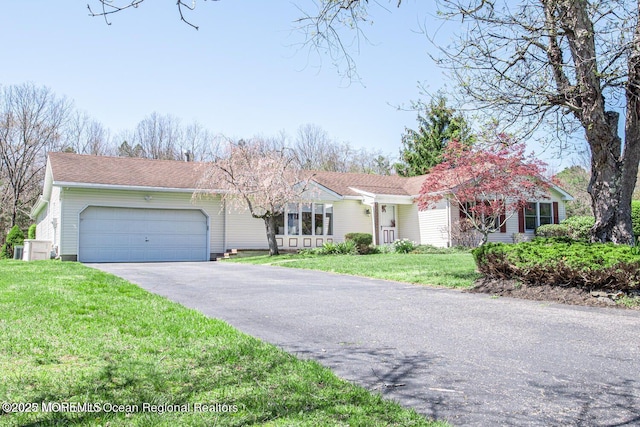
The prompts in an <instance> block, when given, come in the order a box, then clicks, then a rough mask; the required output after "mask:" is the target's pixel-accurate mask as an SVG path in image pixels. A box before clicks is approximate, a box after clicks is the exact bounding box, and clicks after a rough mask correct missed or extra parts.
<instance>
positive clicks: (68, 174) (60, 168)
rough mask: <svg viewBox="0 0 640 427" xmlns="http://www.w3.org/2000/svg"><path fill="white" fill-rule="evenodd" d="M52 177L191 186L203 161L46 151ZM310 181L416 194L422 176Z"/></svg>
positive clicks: (317, 174)
mask: <svg viewBox="0 0 640 427" xmlns="http://www.w3.org/2000/svg"><path fill="white" fill-rule="evenodd" d="M49 162H50V165H51V168H52V172H53V180H54V182H57V183H74V184H88V185H105V186H131V187H156V188H177V189H195V188H197V185H198V180H199V179H200V176H201V174H202V172H203V169H204V168H205V167H206V163H198V162H182V161H176V160H151V159H141V158H132V157H108V156H91V155H86V154H74V153H49ZM309 173H312V174H313V175H314V176H313V181H315V182H317V183H318V184H320V185H322V186H324V187H326V188H328V189H330V190H331V191H333V192H335V193H338V194H340V195H343V196H358V195H359V193H358V192H356V191H354V188H356V189H358V190H361V191H366V192H369V193H374V194H384V195H401V196H412V195H416V194H418V192H419V191H420V185H421V184H422V180H423V179H424V177H414V178H404V177H401V176H397V175H390V176H389V175H372V174H363V173H340V172H325V171H310V172H309Z"/></svg>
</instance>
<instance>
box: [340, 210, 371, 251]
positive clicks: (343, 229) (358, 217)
mask: <svg viewBox="0 0 640 427" xmlns="http://www.w3.org/2000/svg"><path fill="white" fill-rule="evenodd" d="M366 209H369V210H370V214H369V215H367V214H366V213H365V210H366ZM333 215H334V225H333V237H334V241H336V242H343V241H344V235H345V234H347V233H371V232H372V230H373V219H372V218H373V208H372V207H371V206H367V205H364V204H363V203H362V202H361V201H359V200H342V201H340V202H335V203H334V204H333Z"/></svg>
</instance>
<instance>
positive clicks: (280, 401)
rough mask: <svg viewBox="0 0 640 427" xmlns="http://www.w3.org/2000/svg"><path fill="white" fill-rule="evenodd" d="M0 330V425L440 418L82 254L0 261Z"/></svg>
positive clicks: (420, 421)
mask: <svg viewBox="0 0 640 427" xmlns="http://www.w3.org/2000/svg"><path fill="white" fill-rule="evenodd" d="M0 337H2V339H1V340H0V402H7V403H9V404H12V405H14V406H13V409H11V410H13V411H16V410H19V409H23V410H24V409H32V410H35V411H34V412H21V413H18V412H12V413H7V412H8V411H6V410H5V409H7V407H4V406H3V408H4V409H1V410H0V425H25V424H32V423H33V424H36V423H39V424H41V425H67V424H74V425H96V424H101V425H106V424H107V423H108V425H109V426H112V427H113V426H124V425H126V426H136V425H145V426H146V425H166V426H174V425H192V426H197V425H203V426H205V425H217V426H244V425H269V426H277V425H303V426H307V425H308V426H312V425H313V426H315V425H336V426H340V425H345V426H347V425H349V426H351V425H353V426H376V425H379V426H383V425H384V426H386V425H403V426H445V425H447V424H445V423H441V422H435V421H429V420H426V419H425V418H424V417H422V416H421V415H419V414H417V413H416V412H415V411H413V410H410V409H405V408H402V407H400V406H399V405H398V404H396V403H394V402H390V401H387V400H384V399H382V398H381V397H380V396H379V395H376V394H372V393H370V392H368V391H366V390H365V389H363V388H361V387H358V386H355V385H353V384H351V383H348V382H346V381H344V380H342V379H339V378H338V377H336V376H335V375H334V374H333V373H332V372H331V371H330V370H329V369H327V368H324V367H322V366H321V365H319V364H318V363H316V362H314V361H301V360H299V359H297V358H295V357H294V356H292V355H290V354H288V353H286V352H284V351H282V350H280V349H278V348H276V347H275V346H273V345H270V344H267V343H265V342H262V341H260V340H258V339H256V338H253V337H250V336H248V335H246V334H243V333H241V332H239V331H238V330H236V329H234V328H232V327H231V326H229V325H228V324H226V323H224V322H222V321H220V320H217V319H211V318H207V317H206V316H204V315H203V314H201V313H200V312H198V311H195V310H190V309H187V308H185V307H183V306H181V305H179V304H177V303H173V302H171V301H169V300H167V299H166V298H163V297H159V296H156V295H153V294H150V293H148V292H147V291H145V290H143V289H141V288H139V287H138V286H136V285H133V284H131V283H129V282H127V281H124V280H122V279H120V278H118V277H116V276H113V275H110V274H107V273H103V272H100V271H98V270H94V269H91V268H88V267H85V266H83V265H81V264H78V263H61V262H57V261H41V262H40V261H36V262H29V263H25V262H22V261H2V262H0ZM52 403H53V404H56V403H66V404H73V405H76V406H75V407H76V408H77V407H78V406H79V405H84V404H89V405H92V406H90V408H93V409H94V410H95V409H97V410H95V411H94V412H91V411H86V409H87V408H86V407H85V410H83V411H78V412H74V411H67V412H65V411H61V412H55V411H51V412H43V411H42V408H43V405H49V408H51V404H52ZM21 404H28V405H30V406H29V407H28V408H27V407H25V406H24V405H23V406H20V405H21ZM98 405H99V406H98ZM223 405H225V406H223ZM54 408H55V407H54ZM196 408H197V409H199V410H196ZM203 408H206V409H209V411H206V412H205V411H203Z"/></svg>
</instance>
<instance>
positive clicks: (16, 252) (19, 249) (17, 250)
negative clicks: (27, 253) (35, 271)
mask: <svg viewBox="0 0 640 427" xmlns="http://www.w3.org/2000/svg"><path fill="white" fill-rule="evenodd" d="M23 252H24V246H22V245H15V246H14V247H13V259H22V254H23Z"/></svg>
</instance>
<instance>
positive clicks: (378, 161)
mask: <svg viewBox="0 0 640 427" xmlns="http://www.w3.org/2000/svg"><path fill="white" fill-rule="evenodd" d="M292 149H293V152H294V155H295V157H296V159H297V163H298V167H300V168H302V169H308V170H323V171H329V172H360V173H374V174H379V175H389V174H390V173H391V159H390V158H389V157H388V156H385V155H384V154H383V153H381V152H379V151H375V150H367V149H365V148H362V149H359V150H356V149H354V148H352V147H351V145H349V144H348V143H340V142H337V141H335V140H333V139H332V138H331V137H330V136H329V134H328V133H327V131H326V130H324V129H322V128H321V127H320V126H318V125H315V124H306V125H303V126H300V127H299V128H298V132H297V134H296V138H295V140H294V141H293V146H292Z"/></svg>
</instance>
